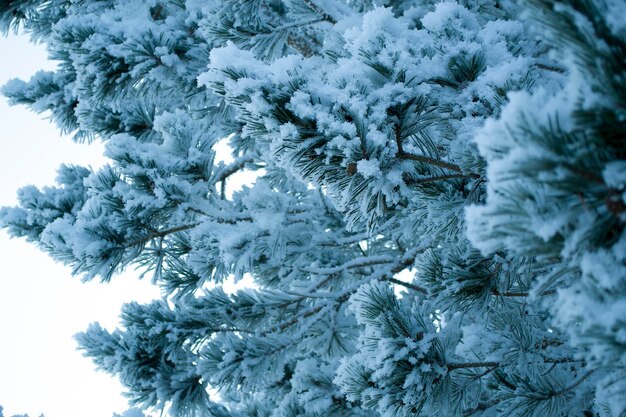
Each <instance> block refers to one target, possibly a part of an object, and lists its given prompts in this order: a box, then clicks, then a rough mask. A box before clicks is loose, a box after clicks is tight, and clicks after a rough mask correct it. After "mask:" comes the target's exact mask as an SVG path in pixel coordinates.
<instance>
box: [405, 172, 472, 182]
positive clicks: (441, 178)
mask: <svg viewBox="0 0 626 417" xmlns="http://www.w3.org/2000/svg"><path fill="white" fill-rule="evenodd" d="M455 178H468V175H465V174H449V175H441V176H438V177H427V178H410V179H408V180H405V181H404V182H405V183H406V184H407V185H413V184H427V183H429V182H437V181H447V180H452V179H455ZM470 178H471V177H470Z"/></svg>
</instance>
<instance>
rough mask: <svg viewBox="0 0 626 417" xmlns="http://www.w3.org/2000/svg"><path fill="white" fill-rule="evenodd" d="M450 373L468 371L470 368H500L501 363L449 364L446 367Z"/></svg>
mask: <svg viewBox="0 0 626 417" xmlns="http://www.w3.org/2000/svg"><path fill="white" fill-rule="evenodd" d="M446 366H447V368H448V371H454V370H455V369H468V368H498V367H499V366H500V363H498V362H465V363H449V364H448V365H446Z"/></svg>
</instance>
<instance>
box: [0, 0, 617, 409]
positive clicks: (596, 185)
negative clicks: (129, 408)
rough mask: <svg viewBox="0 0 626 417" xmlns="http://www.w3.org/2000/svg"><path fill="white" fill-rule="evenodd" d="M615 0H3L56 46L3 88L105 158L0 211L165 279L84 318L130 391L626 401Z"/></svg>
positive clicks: (3, 22)
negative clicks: (148, 293) (111, 317)
mask: <svg viewBox="0 0 626 417" xmlns="http://www.w3.org/2000/svg"><path fill="white" fill-rule="evenodd" d="M625 7H626V3H625V2H624V1H623V0H561V1H559V2H553V1H547V0H526V2H525V3H523V4H521V5H520V4H517V3H516V2H512V1H496V0H479V1H475V0H457V1H444V2H439V1H434V0H421V1H420V0H381V1H370V0H348V1H337V0H246V1H243V0H223V1H212V0H209V1H207V0H204V1H200V0H136V1H122V0H98V1H89V2H88V1H82V0H51V1H43V0H41V1H9V2H8V3H7V2H5V3H4V4H3V5H0V29H2V30H3V31H5V32H6V31H8V30H17V28H23V30H25V31H27V32H28V33H30V34H31V35H32V37H33V39H34V40H35V41H41V42H44V43H45V44H46V45H47V48H48V51H49V53H50V57H51V58H53V59H55V60H57V61H58V62H59V65H58V68H57V70H56V71H54V72H40V73H38V74H36V75H35V76H34V77H33V78H32V79H31V80H30V81H27V82H24V81H19V80H13V81H11V82H9V83H8V84H7V85H6V86H4V87H3V89H2V92H3V93H4V95H5V96H7V97H8V98H9V100H10V101H11V102H12V103H14V104H25V105H28V106H29V107H30V108H31V109H33V110H34V111H37V112H47V114H49V115H50V117H51V119H52V120H53V121H54V122H55V123H56V124H57V126H59V127H60V128H61V130H62V131H64V132H67V133H72V134H73V137H74V139H75V140H79V141H83V140H87V141H91V140H102V141H105V142H106V155H107V157H108V158H109V159H110V163H109V164H108V165H107V166H105V167H103V168H102V169H100V170H98V171H95V172H94V171H91V170H88V169H86V168H82V167H73V166H63V167H61V169H60V170H59V176H58V179H57V183H58V185H57V186H56V187H51V188H44V189H43V190H38V189H36V188H34V187H26V188H24V189H22V190H21V191H20V194H19V199H20V205H19V206H18V207H15V208H4V209H2V211H0V224H1V225H2V226H3V227H4V228H6V229H7V230H8V231H9V233H10V234H11V235H13V236H21V237H25V238H27V239H28V240H30V241H33V242H35V243H36V244H37V245H39V246H40V247H41V248H42V249H43V250H45V251H46V252H48V253H49V254H50V256H52V257H53V258H54V259H56V260H57V261H59V262H62V263H64V264H66V265H69V266H71V267H72V268H73V271H74V273H75V274H77V275H79V276H81V277H82V278H83V279H85V280H90V279H100V280H102V281H109V280H110V279H114V276H115V274H116V273H117V272H119V271H121V270H123V269H125V268H127V267H136V268H138V269H139V270H141V273H142V275H145V274H148V275H150V276H151V277H152V280H153V282H154V283H155V285H158V286H159V287H160V288H161V290H162V293H163V299H162V300H159V301H154V302H152V303H150V304H147V305H142V304H138V303H130V304H128V305H126V306H125V307H124V309H123V311H122V315H121V327H120V329H117V330H113V331H110V330H106V329H103V328H102V327H101V326H100V325H98V324H93V325H91V326H90V328H89V329H87V330H86V331H85V332H83V333H80V334H79V335H78V336H77V340H78V342H79V345H80V348H81V349H82V351H83V352H84V354H85V355H87V356H89V357H91V358H93V360H94V362H95V363H96V364H97V365H98V366H99V368H100V369H102V370H104V371H106V372H109V373H111V374H114V375H118V376H119V378H120V380H121V381H122V383H123V384H124V386H125V387H126V388H127V395H128V397H129V399H130V402H131V404H132V405H133V406H138V407H142V408H150V407H153V408H154V409H156V410H167V412H169V414H170V415H172V416H174V417H185V416H189V417H191V416H198V417H199V416H220V417H221V416H241V417H244V416H248V417H252V416H255V417H261V416H263V417H270V416H271V417H288V416H302V417H321V416H364V417H366V416H367V417H369V416H372V417H373V416H384V417H408V416H415V415H423V416H441V417H455V416H463V417H469V416H474V417H475V416H485V417H488V416H516V417H531V416H534V417H550V416H572V417H574V416H582V417H589V416H602V417H609V416H611V417H621V416H625V415H626V382H625V381H626V319H625V317H626V316H625V314H626V234H625V233H624V225H625V222H626V146H625V144H626V127H625V126H626V125H625V124H624V121H625V120H626V72H625V71H626V70H625V68H626V18H625V17H624V16H623V10H624V8H625ZM224 143H227V144H228V149H229V151H230V153H231V155H229V156H228V157H224V156H223V155H222V154H221V153H220V151H219V149H220V148H223V144H224ZM242 173H243V174H244V175H246V174H247V175H249V178H255V180H254V181H253V180H250V181H249V182H248V184H247V185H246V186H244V187H243V188H240V189H236V188H234V187H233V186H232V183H233V182H234V180H233V178H234V177H235V176H237V175H241V174H242ZM244 277H249V278H251V279H252V280H253V282H254V286H252V287H247V288H240V289H237V290H231V289H230V287H229V285H227V284H228V283H229V282H230V281H231V280H233V279H234V280H235V281H239V280H241V279H243V278H244Z"/></svg>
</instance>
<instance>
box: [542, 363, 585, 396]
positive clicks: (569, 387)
mask: <svg viewBox="0 0 626 417" xmlns="http://www.w3.org/2000/svg"><path fill="white" fill-rule="evenodd" d="M594 372H595V369H592V370H590V371H587V373H585V374H584V375H583V376H582V377H581V378H580V379H579V380H578V381H576V382H574V383H572V384H571V385H569V386H567V387H565V388H563V389H562V390H560V391H557V392H555V393H553V394H552V395H550V397H557V396H559V395H563V394H565V393H568V392H570V391H571V390H573V389H574V388H576V387H577V386H579V385H580V384H582V383H583V382H584V381H585V380H586V379H587V378H589V377H590V376H591V375H592V374H593V373H594ZM550 397H547V398H546V399H548V398H550Z"/></svg>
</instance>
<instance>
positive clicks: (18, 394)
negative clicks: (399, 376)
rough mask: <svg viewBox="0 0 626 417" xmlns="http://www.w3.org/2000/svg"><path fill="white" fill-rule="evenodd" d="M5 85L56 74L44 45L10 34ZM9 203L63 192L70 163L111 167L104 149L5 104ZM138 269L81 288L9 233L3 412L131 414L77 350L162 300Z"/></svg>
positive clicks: (3, 184)
mask: <svg viewBox="0 0 626 417" xmlns="http://www.w3.org/2000/svg"><path fill="white" fill-rule="evenodd" d="M0 53H1V56H2V57H3V58H2V64H0V85H4V84H5V83H6V81H8V80H9V79H11V78H16V77H17V78H21V79H28V78H29V77H30V76H31V75H33V74H34V73H35V72H36V71H38V70H40V69H48V70H50V69H53V68H54V64H53V63H51V62H48V61H46V52H45V49H44V47H43V46H41V45H38V46H36V45H33V44H31V43H29V41H28V38H27V37H24V36H19V37H18V36H10V37H8V38H4V37H2V36H0ZM0 146H1V147H0V149H1V151H0V206H12V205H15V204H16V202H17V199H16V191H17V189H18V188H20V187H22V186H25V185H27V184H34V185H36V186H46V185H53V184H54V178H55V176H56V169H57V167H58V166H59V165H60V164H61V163H74V164H80V165H83V166H91V167H93V168H96V167H98V166H100V165H102V164H103V163H105V160H104V158H103V157H102V151H103V148H102V145H101V144H99V143H98V144H91V145H78V144H75V143H72V141H71V140H70V139H69V138H68V137H61V135H60V133H59V131H58V130H57V129H56V127H55V126H54V125H52V124H51V123H50V122H49V121H48V120H45V115H37V114H35V113H32V112H30V111H29V110H27V109H26V108H25V107H22V106H19V107H9V106H8V105H7V101H6V99H5V98H4V97H0ZM135 276H136V274H134V273H133V271H128V272H127V273H126V274H125V275H124V276H119V277H117V278H114V280H113V282H112V283H111V284H107V285H104V284H100V283H97V282H91V283H87V284H81V283H80V279H79V278H78V277H72V276H71V274H70V270H69V269H68V268H66V267H63V266H62V265H58V264H55V263H54V262H53V261H52V260H51V259H50V258H48V257H47V255H45V254H44V253H42V252H40V251H39V250H38V249H37V248H36V247H35V246H33V245H32V244H27V243H26V242H25V241H24V240H22V239H9V237H8V235H7V233H6V232H5V231H4V230H0V405H2V406H3V407H4V414H5V416H7V417H8V416H12V415H13V414H23V413H28V414H29V415H30V417H37V416H39V415H40V414H42V413H43V414H45V416H46V417H111V416H112V414H113V412H117V413H121V412H122V411H124V410H125V409H126V408H128V407H127V404H126V400H125V398H124V397H122V396H121V392H122V387H121V385H120V384H119V382H118V381H117V380H116V379H113V378H111V377H109V376H108V375H106V374H104V373H101V372H95V370H94V366H93V365H92V363H91V361H90V360H89V359H86V358H83V357H82V356H81V354H80V353H79V352H78V351H76V343H75V341H74V339H73V335H74V334H75V333H77V332H79V331H82V330H84V329H86V327H87V325H88V324H89V323H91V322H93V321H99V322H100V323H101V324H102V325H104V326H105V327H107V328H109V329H111V328H113V327H115V325H116V324H117V322H118V314H119V311H120V307H121V305H122V304H123V303H124V302H128V301H130V300H137V301H140V302H148V301H150V300H151V299H153V298H156V297H158V290H157V289H156V288H154V287H153V286H151V285H150V284H149V281H139V280H137V279H136V278H135Z"/></svg>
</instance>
